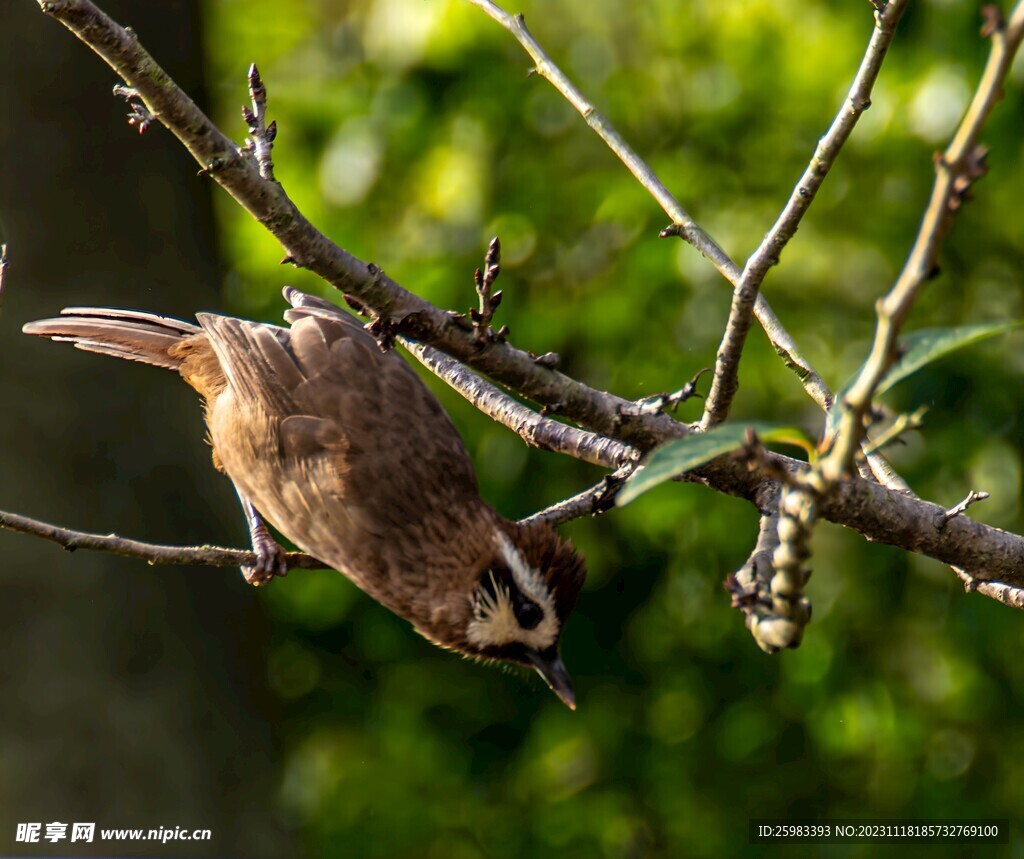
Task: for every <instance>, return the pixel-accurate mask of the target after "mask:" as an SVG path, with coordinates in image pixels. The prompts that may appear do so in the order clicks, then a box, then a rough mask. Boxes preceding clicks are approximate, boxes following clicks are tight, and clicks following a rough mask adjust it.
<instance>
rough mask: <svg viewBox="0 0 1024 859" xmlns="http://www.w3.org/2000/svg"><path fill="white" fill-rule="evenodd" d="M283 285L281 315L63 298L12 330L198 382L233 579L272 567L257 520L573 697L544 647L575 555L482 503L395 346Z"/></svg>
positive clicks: (555, 648) (569, 593) (555, 635)
mask: <svg viewBox="0 0 1024 859" xmlns="http://www.w3.org/2000/svg"><path fill="white" fill-rule="evenodd" d="M284 297H285V299H286V300H287V302H288V303H289V304H290V305H291V307H290V309H288V310H286V311H285V313H284V318H285V321H286V322H287V323H288V326H287V327H285V326H279V325H273V324H269V323H265V322H252V321H248V320H245V319H238V318H234V317H231V316H223V315H218V314H214V313H197V314H196V324H193V323H191V322H185V321H182V320H179V319H174V318H170V317H166V316H162V315H159V314H155V313H148V312H144V311H137V310H119V309H114V308H92V307H69V308H65V309H64V310H62V311H61V313H60V315H59V316H57V317H54V318H51V319H42V320H38V321H35V322H29V323H27V324H26V325H24V327H23V329H22V330H23V331H24V332H25V333H26V334H32V335H37V336H41V337H48V338H50V339H51V340H54V341H57V342H70V343H73V344H74V345H75V346H76V347H77V348H79V349H83V350H85V351H89V352H96V353H100V354H103V355H110V356H114V357H117V358H124V359H127V360H130V361H139V362H142V363H145V364H151V365H154V366H157V367H163V368H165V369H168V370H173V371H176V372H177V373H179V374H180V375H181V377H182V378H183V379H184V380H185V381H186V382H187V383H188V384H189V385H191V386H192V387H193V388H194V389H195V390H196V391H198V393H199V395H200V398H201V400H202V403H203V410H204V414H205V421H206V426H207V430H208V441H209V442H210V444H211V446H212V448H213V462H214V466H215V467H216V468H217V469H218V470H219V471H221V472H223V473H224V474H226V475H227V477H228V478H229V479H230V480H231V482H232V483H233V484H234V487H235V490H236V492H237V494H238V496H239V499H240V501H241V504H242V508H243V510H244V512H245V514H246V518H247V521H248V525H249V531H250V536H251V538H252V545H253V552H254V553H255V555H256V563H255V564H254V565H252V566H249V567H243V570H242V571H243V573H244V574H245V577H246V580H247V581H249V582H250V583H251V584H255V585H262V584H266V583H267V582H269V581H270V580H272V579H273V578H274V577H275V576H281V575H284V574H285V573H286V572H287V567H286V563H285V552H284V549H282V548H281V546H280V545H279V544H278V543H277V541H276V540H275V539H274V537H273V536H272V534H271V532H270V531H269V529H268V528H267V523H268V522H269V523H270V524H271V525H272V526H273V527H274V528H276V529H277V531H278V532H279V533H280V534H282V535H284V537H286V538H287V539H288V540H289V541H291V542H292V543H293V544H295V545H296V546H298V547H299V548H300V549H301V550H302V551H304V552H306V553H308V554H310V555H312V556H313V557H315V558H317V559H318V560H319V561H321V562H323V563H324V564H325V566H328V567H331V568H333V569H335V570H338V571H340V572H341V573H343V574H344V575H345V576H347V577H348V578H349V579H350V580H351V581H352V582H354V583H355V584H356V585H357V586H358V587H359V588H361V589H362V590H363V591H365V592H366V593H367V594H368V595H369V596H371V597H372V598H373V599H375V600H377V602H379V603H380V604H382V605H383V606H385V607H386V608H388V609H390V610H391V611H392V612H394V613H395V614H397V615H399V616H400V617H403V618H405V619H406V620H407V621H409V622H410V623H411V624H412V626H413V627H414V628H415V630H416V631H417V632H419V633H420V634H421V635H423V636H424V637H426V638H427V639H428V640H430V641H431V642H433V643H434V644H437V645H439V646H441V647H442V648H445V649H448V650H453V651H456V652H458V653H461V654H463V655H464V656H468V657H471V658H473V659H477V660H481V661H485V662H497V663H502V664H509V663H516V664H521V665H526V666H532V667H533V668H534V669H536V671H537V672H538V673H539V674H540V676H541V677H542V678H543V679H544V681H545V682H546V683H547V684H548V686H550V688H551V689H552V691H553V692H554V693H555V694H556V695H557V696H558V697H559V698H560V699H561V700H562V702H563V703H565V704H566V705H567V706H568V707H569V708H570V709H573V710H574V709H575V708H576V698H575V693H574V691H573V686H572V683H571V681H570V678H569V674H568V672H567V671H566V668H565V665H564V663H563V662H562V659H561V656H560V652H559V644H560V640H561V634H562V630H563V628H564V626H565V622H566V620H567V619H568V617H569V615H570V614H571V613H572V611H573V608H574V607H575V604H576V601H577V598H578V596H579V593H580V590H581V588H582V586H583V582H584V578H585V576H586V564H585V561H584V559H583V556H582V555H581V554H580V553H579V552H578V551H577V550H576V549H575V547H574V546H573V545H572V543H571V542H570V541H568V540H565V539H562V538H561V537H559V536H558V535H557V534H556V533H555V532H554V531H553V530H552V529H551V528H550V527H549V526H547V525H545V524H542V523H534V524H531V523H519V522H514V521H510V520H508V519H506V518H504V517H503V516H501V515H500V514H499V513H498V512H496V511H495V510H494V508H493V507H491V506H490V505H489V504H488V503H487V502H486V501H484V500H483V498H482V497H481V496H480V492H479V489H478V486H477V480H476V475H475V472H474V469H473V464H472V461H471V460H470V457H469V455H468V453H467V451H466V448H465V446H464V444H463V442H462V439H461V438H460V436H459V434H458V431H457V430H456V428H455V426H454V425H453V424H452V421H451V419H450V418H449V417H448V415H447V413H446V412H445V411H444V409H443V407H442V406H441V403H440V402H439V401H438V399H437V398H436V397H435V396H434V394H433V392H432V391H431V390H430V388H428V387H427V385H426V384H425V383H424V382H423V381H422V380H421V379H420V378H419V376H417V375H416V373H415V372H414V371H413V370H412V368H411V367H410V366H409V365H408V363H407V362H406V361H405V360H404V359H403V358H402V357H401V356H400V355H399V354H397V352H396V351H394V350H390V349H389V350H384V349H382V348H381V346H380V345H379V343H378V341H377V339H376V338H374V337H373V336H372V335H371V334H370V333H369V332H368V331H367V330H366V329H365V328H364V326H363V325H362V324H361V323H360V322H359V321H358V320H357V319H356V318H355V317H354V316H352V315H351V314H350V313H348V312H346V311H344V310H342V309H341V308H339V307H337V306H336V305H334V304H332V303H331V302H329V301H327V300H325V299H323V298H319V297H316V296H313V295H309V294H307V293H304V292H301V291H299V290H297V289H294V288H292V287H286V288H285V289H284Z"/></svg>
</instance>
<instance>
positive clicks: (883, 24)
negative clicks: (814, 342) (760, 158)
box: [700, 0, 909, 429]
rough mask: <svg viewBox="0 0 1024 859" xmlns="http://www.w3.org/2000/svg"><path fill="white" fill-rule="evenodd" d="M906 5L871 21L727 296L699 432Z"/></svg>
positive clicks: (717, 416) (724, 390) (896, 2)
mask: <svg viewBox="0 0 1024 859" xmlns="http://www.w3.org/2000/svg"><path fill="white" fill-rule="evenodd" d="M908 2H909V0H892V2H891V3H889V4H888V5H887V6H886V7H885V11H884V12H882V13H881V14H878V15H876V16H875V27H874V31H873V32H872V35H871V40H870V41H869V42H868V47H867V50H866V51H865V52H864V58H863V59H862V60H861V63H860V68H859V69H858V70H857V74H856V76H855V77H854V79H853V84H852V85H851V87H850V92H849V94H848V95H847V97H846V101H845V102H844V103H843V106H842V107H841V108H840V109H839V112H838V113H837V114H836V117H835V119H833V120H832V125H831V126H830V127H829V130H828V131H827V132H826V134H825V136H824V137H822V138H821V140H820V141H818V146H817V148H816V149H815V150H814V155H813V156H812V158H811V162H810V164H808V165H807V169H806V170H804V174H803V176H801V177H800V181H799V182H797V184H796V187H795V188H793V192H792V194H790V197H789V201H788V202H787V203H786V206H785V208H784V209H783V210H782V213H781V214H780V215H779V217H778V219H777V220H776V221H775V223H774V224H773V225H772V228H771V229H770V230H769V231H768V233H767V234H766V235H765V237H764V239H763V240H762V241H761V245H760V247H758V249H757V250H756V251H754V253H753V255H752V256H751V257H750V259H748V260H747V264H746V265H745V266H744V268H743V274H742V276H741V277H740V279H739V282H738V283H737V284H736V288H735V289H734V291H733V296H732V306H731V307H730V309H729V320H728V322H727V323H726V326H725V333H724V334H723V335H722V343H721V345H720V346H719V347H718V356H717V358H716V360H715V377H714V380H713V381H712V383H711V392H710V393H709V394H708V397H707V400H706V401H705V407H704V416H703V417H702V418H701V422H700V426H701V429H710V428H711V427H713V426H716V425H717V424H720V423H721V422H722V421H724V420H725V419H726V418H727V417H728V416H729V407H730V406H731V405H732V400H733V397H735V396H736V391H737V390H738V388H739V364H740V356H741V355H742V354H743V346H744V344H745V343H746V341H747V333H748V332H749V331H750V324H751V321H752V316H753V311H754V303H755V302H756V301H757V296H758V294H759V290H760V288H761V283H762V282H763V281H764V279H765V276H766V275H767V274H768V270H769V269H770V268H771V267H772V266H774V265H778V262H779V257H780V256H781V254H782V251H783V249H784V248H785V247H786V245H787V244H789V241H790V240H791V239H792V238H793V236H794V235H796V231H797V228H798V227H799V226H800V221H801V220H803V217H804V215H805V214H806V213H807V210H808V209H809V208H810V205H811V203H812V202H814V197H815V195H816V194H817V193H818V189H819V188H820V187H821V185H822V183H823V182H824V181H825V177H826V176H828V173H829V170H830V169H831V168H832V165H833V164H834V163H835V160H836V157H837V156H838V155H839V151H840V150H841V149H842V148H843V144H845V143H846V141H847V140H848V139H849V137H850V134H851V133H852V132H853V129H854V127H855V126H856V125H857V121H858V120H859V119H860V117H861V115H862V114H863V113H864V111H865V110H867V109H868V107H870V105H871V90H872V88H873V87H874V85H875V81H876V80H877V78H878V73H879V71H881V68H882V61H883V60H884V59H885V55H886V53H887V51H888V50H889V44H890V43H891V42H892V38H893V35H894V34H895V32H896V25H897V23H899V20H900V17H901V16H902V15H903V11H904V9H906V7H907V3H908Z"/></svg>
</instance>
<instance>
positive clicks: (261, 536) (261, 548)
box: [238, 492, 288, 587]
mask: <svg viewBox="0 0 1024 859" xmlns="http://www.w3.org/2000/svg"><path fill="white" fill-rule="evenodd" d="M238 500H239V501H241V502H242V510H243V511H245V521H246V523H247V524H248V525H249V539H250V540H251V541H252V550H253V552H254V553H255V555H256V563H255V564H254V565H253V566H251V567H242V575H243V576H245V580H246V581H247V582H248V583H249V584H250V585H254V586H256V587H259V586H260V585H265V584H267V583H268V582H269V581H270V580H271V579H273V578H274V576H287V575H288V563H287V561H286V554H287V553H286V552H285V549H284V547H283V546H281V544H280V543H278V542H277V540H275V539H274V536H273V535H272V534H271V533H270V530H269V529H268V528H267V525H266V523H265V522H264V521H263V517H262V516H260V514H259V511H258V510H257V509H256V508H255V507H254V506H253V503H252V502H251V501H250V500H249V499H248V498H246V497H245V496H244V495H243V494H242V493H241V492H239V493H238Z"/></svg>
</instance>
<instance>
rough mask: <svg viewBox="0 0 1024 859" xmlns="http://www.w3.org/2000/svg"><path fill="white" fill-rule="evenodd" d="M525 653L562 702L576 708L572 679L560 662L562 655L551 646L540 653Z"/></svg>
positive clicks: (535, 651)
mask: <svg viewBox="0 0 1024 859" xmlns="http://www.w3.org/2000/svg"><path fill="white" fill-rule="evenodd" d="M526 655H527V656H528V657H529V658H530V662H532V663H533V667H534V668H536V669H537V673H538V674H539V675H540V676H541V677H543V678H544V682H545V683H547V684H548V686H550V687H551V691H552V692H554V693H555V694H556V695H557V696H558V697H559V698H561V699H562V703H563V704H565V706H566V707H568V708H569V709H570V710H575V709H576V693H575V692H573V691H572V681H571V680H570V679H569V672H568V671H566V670H565V665H563V664H562V657H561V656H559V655H558V651H557V650H555V649H554V648H553V647H552V648H551V649H550V650H547V651H545V652H544V653H540V652H539V651H537V650H527V651H526Z"/></svg>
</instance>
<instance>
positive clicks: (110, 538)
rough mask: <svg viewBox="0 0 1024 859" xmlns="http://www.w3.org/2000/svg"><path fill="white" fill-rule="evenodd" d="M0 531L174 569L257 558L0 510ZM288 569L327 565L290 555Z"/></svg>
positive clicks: (236, 563) (301, 555) (235, 564)
mask: <svg viewBox="0 0 1024 859" xmlns="http://www.w3.org/2000/svg"><path fill="white" fill-rule="evenodd" d="M0 529H4V530H7V531H14V532H15V533H18V534H28V535H30V536H33V537H41V538H42V539H44V540H50V541H51V542H53V543H57V544H58V545H59V546H62V547H63V548H64V549H66V550H67V551H69V552H74V551H76V550H78V549H85V550H87V551H92V552H109V553H110V554H112V555H121V556H123V557H125V558H137V559H138V560H140V561H146V562H147V563H149V564H161V565H164V564H170V565H176V566H203V567H242V566H251V565H253V564H255V563H256V555H255V554H254V553H252V552H249V551H244V550H241V549H223V548H221V547H219V546H160V545H156V544H153V543H140V542H139V541H138V540H130V539H128V538H127V537H119V536H118V535H117V534H89V533H86V532H85V531H72V530H71V529H69V528H62V527H60V526H59V525H51V524H50V523H48V522H40V521H39V520H38V519H30V518H29V517H27V516H20V515H18V514H17V513H7V512H5V511H3V510H0ZM285 560H286V563H287V564H288V569H290V570H294V569H303V570H318V569H325V568H328V565H327V564H325V563H323V562H322V561H318V560H317V559H316V558H313V557H310V556H309V555H306V554H304V553H302V552H289V553H288V554H287V555H286V556H285Z"/></svg>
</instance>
